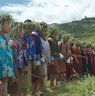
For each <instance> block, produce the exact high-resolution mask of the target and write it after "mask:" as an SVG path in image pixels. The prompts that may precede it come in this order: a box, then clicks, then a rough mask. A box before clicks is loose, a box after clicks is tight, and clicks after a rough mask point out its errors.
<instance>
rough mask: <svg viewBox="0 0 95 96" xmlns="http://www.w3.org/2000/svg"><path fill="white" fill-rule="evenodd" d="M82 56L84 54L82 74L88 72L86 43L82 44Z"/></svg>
mask: <svg viewBox="0 0 95 96" xmlns="http://www.w3.org/2000/svg"><path fill="white" fill-rule="evenodd" d="M81 56H82V75H86V74H87V62H86V57H87V56H86V47H85V44H82V46H81Z"/></svg>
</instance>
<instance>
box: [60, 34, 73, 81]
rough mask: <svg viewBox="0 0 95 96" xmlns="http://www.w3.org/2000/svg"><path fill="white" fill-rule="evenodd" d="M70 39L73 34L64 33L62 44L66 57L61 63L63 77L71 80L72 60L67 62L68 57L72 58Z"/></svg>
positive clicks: (62, 51) (62, 50)
mask: <svg viewBox="0 0 95 96" xmlns="http://www.w3.org/2000/svg"><path fill="white" fill-rule="evenodd" d="M70 39H71V35H69V34H66V35H64V37H63V39H62V45H61V53H62V54H63V56H64V59H63V63H62V64H61V65H62V68H61V70H62V73H63V74H62V75H63V77H64V78H63V79H64V80H65V79H67V80H69V79H70V76H71V75H70V74H71V61H70V62H67V60H68V59H70V58H71V52H70V42H69V41H70Z"/></svg>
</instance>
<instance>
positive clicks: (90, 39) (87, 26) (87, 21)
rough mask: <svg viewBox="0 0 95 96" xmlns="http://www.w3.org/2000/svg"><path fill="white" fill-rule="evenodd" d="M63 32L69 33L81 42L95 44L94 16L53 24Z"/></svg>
mask: <svg viewBox="0 0 95 96" xmlns="http://www.w3.org/2000/svg"><path fill="white" fill-rule="evenodd" d="M53 25H54V26H56V27H57V28H58V29H59V30H60V31H61V32H62V34H63V33H70V34H73V35H74V36H75V38H77V39H79V40H80V41H82V42H84V41H85V42H87V43H92V44H94V45H95V18H87V17H85V18H84V19H82V20H80V21H73V22H70V23H64V24H53Z"/></svg>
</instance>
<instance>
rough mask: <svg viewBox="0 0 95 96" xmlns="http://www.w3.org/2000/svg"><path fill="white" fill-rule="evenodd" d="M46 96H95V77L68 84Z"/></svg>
mask: <svg viewBox="0 0 95 96" xmlns="http://www.w3.org/2000/svg"><path fill="white" fill-rule="evenodd" d="M48 84H49V83H47V84H46V85H48ZM46 96H95V76H92V77H91V76H89V77H85V78H81V79H80V80H74V81H70V82H66V83H64V84H62V86H61V87H60V88H57V89H55V90H54V91H53V92H49V91H47V92H46Z"/></svg>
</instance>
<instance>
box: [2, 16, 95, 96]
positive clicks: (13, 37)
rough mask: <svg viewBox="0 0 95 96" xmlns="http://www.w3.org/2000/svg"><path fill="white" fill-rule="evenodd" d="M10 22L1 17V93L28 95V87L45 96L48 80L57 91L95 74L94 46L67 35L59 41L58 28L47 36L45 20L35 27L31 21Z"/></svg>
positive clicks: (15, 95)
mask: <svg viewBox="0 0 95 96" xmlns="http://www.w3.org/2000/svg"><path fill="white" fill-rule="evenodd" d="M11 21H12V20H11V18H9V16H7V15H1V16H0V96H8V94H9V95H10V96H28V90H30V91H31V96H37V95H38V94H39V95H40V96H45V89H46V86H45V81H46V80H48V81H50V85H49V89H51V90H54V89H55V88H57V87H60V86H61V84H62V82H64V81H69V80H73V79H75V78H79V77H82V76H85V75H88V74H89V75H94V74H95V47H92V46H91V45H90V44H89V45H86V44H85V43H83V44H81V43H73V42H72V37H71V35H68V34H67V35H64V36H63V37H62V38H60V40H59V41H58V40H57V39H56V37H57V36H58V34H59V32H57V31H56V30H52V31H51V32H50V34H49V36H48V37H47V29H48V26H47V24H46V23H45V22H41V23H39V24H36V26H35V27H34V26H33V25H31V20H26V21H25V22H24V23H23V24H22V23H18V22H15V23H13V24H11ZM10 24H11V27H10ZM22 25H23V26H22ZM12 28H13V30H12ZM11 30H12V31H11ZM15 30H16V32H15ZM30 87H31V88H32V89H31V88H30Z"/></svg>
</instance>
